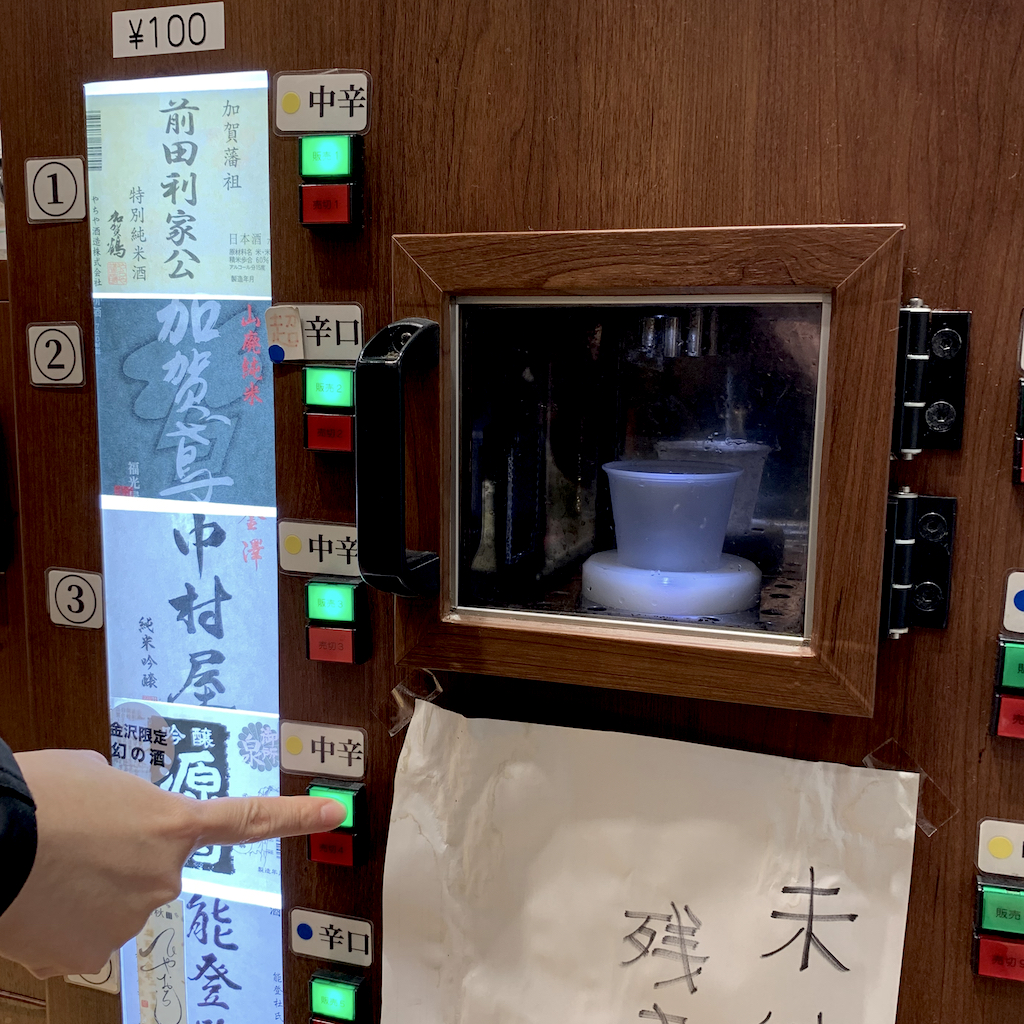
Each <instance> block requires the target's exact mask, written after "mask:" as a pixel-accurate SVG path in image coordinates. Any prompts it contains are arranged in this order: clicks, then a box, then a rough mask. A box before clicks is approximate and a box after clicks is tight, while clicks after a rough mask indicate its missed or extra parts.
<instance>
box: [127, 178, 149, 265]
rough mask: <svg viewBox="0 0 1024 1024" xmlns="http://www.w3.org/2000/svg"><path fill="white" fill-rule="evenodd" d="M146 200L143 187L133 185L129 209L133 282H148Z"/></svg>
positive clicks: (129, 193) (129, 194) (130, 190)
mask: <svg viewBox="0 0 1024 1024" xmlns="http://www.w3.org/2000/svg"><path fill="white" fill-rule="evenodd" d="M145 198H146V193H145V192H144V191H143V188H142V186H141V185H133V186H132V187H131V188H130V189H129V190H128V202H129V203H131V206H130V208H129V211H128V212H129V216H130V218H131V219H130V221H129V225H130V227H131V232H132V234H131V244H132V249H133V252H132V280H133V281H145V280H146V242H147V241H148V239H147V238H146V207H145V206H144V205H143V202H144V200H145Z"/></svg>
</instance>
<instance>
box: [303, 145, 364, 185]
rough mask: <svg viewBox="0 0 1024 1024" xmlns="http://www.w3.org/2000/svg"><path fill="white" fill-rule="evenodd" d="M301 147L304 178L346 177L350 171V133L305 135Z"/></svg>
mask: <svg viewBox="0 0 1024 1024" xmlns="http://www.w3.org/2000/svg"><path fill="white" fill-rule="evenodd" d="M301 147H302V157H301V159H302V176H303V177H304V178H347V177H348V176H349V175H350V174H351V173H352V136H351V135H306V136H304V137H303V139H302V142H301Z"/></svg>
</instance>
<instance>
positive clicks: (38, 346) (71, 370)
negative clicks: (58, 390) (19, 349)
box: [28, 322, 85, 387]
mask: <svg viewBox="0 0 1024 1024" xmlns="http://www.w3.org/2000/svg"><path fill="white" fill-rule="evenodd" d="M28 362H29V369H30V370H31V379H32V383H33V384H39V385H44V386H50V387H81V386H82V385H83V384H84V383H85V363H84V360H83V358H82V329H81V328H80V327H79V326H78V324H76V323H71V322H67V323H56V324H29V325H28Z"/></svg>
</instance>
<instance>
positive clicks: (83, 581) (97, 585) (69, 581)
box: [46, 569, 103, 629]
mask: <svg viewBox="0 0 1024 1024" xmlns="http://www.w3.org/2000/svg"><path fill="white" fill-rule="evenodd" d="M46 601H47V607H48V608H49V612H50V621H51V622H52V623H54V625H57V626H81V627H83V628H85V629H102V628H103V577H102V576H101V575H100V574H99V573H98V572H80V571H79V570H78V569H47V570H46Z"/></svg>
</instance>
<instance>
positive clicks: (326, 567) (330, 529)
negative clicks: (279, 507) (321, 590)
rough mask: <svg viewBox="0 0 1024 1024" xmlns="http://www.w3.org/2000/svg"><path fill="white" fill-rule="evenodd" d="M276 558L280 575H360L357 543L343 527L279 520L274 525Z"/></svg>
mask: <svg viewBox="0 0 1024 1024" xmlns="http://www.w3.org/2000/svg"><path fill="white" fill-rule="evenodd" d="M277 555H278V558H279V559H280V561H281V569H282V571H283V572H301V573H314V574H321V573H323V574H326V575H328V576H356V577H357V576H358V575H359V540H358V538H357V535H356V528H355V526H348V525H346V524H345V523H314V522H302V521H300V520H297V519H282V520H280V522H278V524H277Z"/></svg>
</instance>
